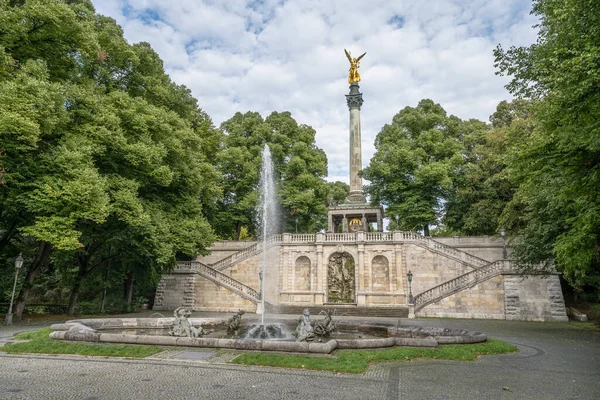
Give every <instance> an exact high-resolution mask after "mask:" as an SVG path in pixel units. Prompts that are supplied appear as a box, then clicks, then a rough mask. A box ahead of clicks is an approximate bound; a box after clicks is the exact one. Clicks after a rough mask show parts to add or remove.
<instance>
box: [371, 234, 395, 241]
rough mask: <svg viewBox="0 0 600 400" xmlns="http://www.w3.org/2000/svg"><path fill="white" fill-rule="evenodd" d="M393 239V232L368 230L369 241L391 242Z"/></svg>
mask: <svg viewBox="0 0 600 400" xmlns="http://www.w3.org/2000/svg"><path fill="white" fill-rule="evenodd" d="M393 239H394V233H393V232H366V240H367V241H368V242H389V241H392V240H393Z"/></svg>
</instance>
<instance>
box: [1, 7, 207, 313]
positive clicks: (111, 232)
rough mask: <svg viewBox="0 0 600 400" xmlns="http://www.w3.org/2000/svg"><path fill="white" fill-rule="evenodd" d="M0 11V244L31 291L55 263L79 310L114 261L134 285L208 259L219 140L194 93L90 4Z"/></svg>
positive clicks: (23, 294)
mask: <svg viewBox="0 0 600 400" xmlns="http://www.w3.org/2000/svg"><path fill="white" fill-rule="evenodd" d="M0 6H1V7H0V25H1V26H2V31H0V88H1V89H2V91H1V93H0V170H2V171H3V174H2V179H3V180H2V184H1V185H0V195H1V198H0V202H1V203H0V204H1V206H2V208H1V212H2V213H3V214H2V215H3V219H2V221H1V222H0V234H1V235H2V236H0V239H3V240H4V243H5V244H6V245H8V244H10V245H11V246H12V247H11V248H10V249H8V248H6V249H5V250H6V251H10V252H12V253H14V252H15V251H18V250H20V251H23V252H24V253H26V254H27V255H28V257H26V264H25V266H26V270H27V277H26V279H25V281H26V283H27V285H29V286H31V285H32V284H33V280H35V275H36V274H37V272H35V271H36V269H37V270H38V271H39V268H41V267H43V264H46V265H47V264H48V262H50V263H51V264H52V266H53V270H55V271H57V273H60V274H62V275H61V276H63V277H65V278H66V280H68V281H69V282H70V285H71V294H70V312H73V311H74V307H75V304H76V302H77V300H78V296H79V293H80V292H81V288H82V285H84V284H85V279H87V277H88V276H89V275H90V273H92V272H94V271H97V270H98V268H99V267H100V266H104V265H106V264H107V263H108V262H110V261H113V262H114V265H119V266H120V268H118V269H117V268H115V270H118V271H121V272H122V273H125V274H126V276H124V277H122V278H123V279H126V280H127V281H132V279H133V277H134V276H138V277H142V276H143V277H145V278H148V277H152V276H156V275H157V274H159V273H160V271H162V270H163V269H168V268H170V267H172V266H173V265H174V262H175V259H176V258H177V257H194V256H196V255H197V254H199V253H202V252H203V251H204V250H205V248H206V247H207V246H208V245H209V244H210V241H211V240H212V232H211V228H210V226H209V225H208V222H207V220H206V218H205V217H204V214H203V209H204V206H205V205H208V204H211V203H214V199H215V197H216V195H217V193H218V192H219V188H218V186H217V185H216V180H217V178H218V173H217V171H216V170H215V168H214V166H213V165H211V164H210V163H209V162H208V161H207V157H206V153H205V152H206V151H210V150H211V149H214V148H216V147H217V146H218V145H219V135H218V134H217V133H215V132H216V130H215V129H214V127H212V122H211V121H210V118H209V117H208V116H207V115H206V114H205V113H204V112H203V111H202V110H201V109H199V107H198V105H197V102H196V100H195V99H194V98H193V97H192V96H191V94H190V92H189V90H188V89H187V88H185V87H183V86H179V85H176V84H174V83H173V82H172V81H171V80H170V79H169V77H168V76H167V75H166V74H165V72H164V70H163V66H162V61H160V59H159V58H158V56H157V55H156V53H155V52H154V51H152V49H151V48H150V46H148V45H147V44H144V43H142V44H138V45H133V46H131V45H129V44H127V42H126V41H125V40H124V39H123V36H122V30H121V29H120V28H119V27H118V26H117V25H116V23H115V22H114V20H112V19H110V18H106V17H103V16H99V15H96V14H94V10H93V8H92V6H91V3H89V1H64V2H63V1H51V2H48V1H43V0H30V1H24V2H9V1H4V0H0ZM32 239H35V240H32ZM31 242H33V243H34V244H33V245H32V243H31ZM5 247H6V246H5ZM50 249H54V252H53V254H52V256H51V257H49V255H50V254H49V252H50ZM2 251H3V248H1V247H0V252H2ZM32 272H35V273H32ZM27 285H26V286H27ZM26 286H24V287H23V290H22V291H21V294H20V296H19V298H20V302H19V307H20V306H22V305H24V302H25V301H26V299H27V290H28V289H27V287H26ZM129 297H131V296H130V295H129ZM21 310H22V307H21Z"/></svg>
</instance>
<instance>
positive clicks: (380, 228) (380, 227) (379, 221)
mask: <svg viewBox="0 0 600 400" xmlns="http://www.w3.org/2000/svg"><path fill="white" fill-rule="evenodd" d="M377 231H378V232H383V218H381V213H380V212H378V213H377Z"/></svg>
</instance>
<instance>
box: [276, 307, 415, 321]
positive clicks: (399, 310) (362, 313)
mask: <svg viewBox="0 0 600 400" xmlns="http://www.w3.org/2000/svg"><path fill="white" fill-rule="evenodd" d="M265 308H266V309H267V313H269V314H297V315H298V316H300V315H302V312H303V311H304V309H305V308H308V310H309V311H310V315H312V316H317V315H319V313H320V312H321V311H322V310H326V309H330V310H336V311H335V315H336V316H338V317H342V316H358V317H390V318H408V307H405V306H399V307H358V306H347V305H343V306H342V305H333V304H328V305H323V306H309V307H305V306H292V305H279V306H273V305H270V304H267V305H266V306H265Z"/></svg>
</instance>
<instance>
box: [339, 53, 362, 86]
mask: <svg viewBox="0 0 600 400" xmlns="http://www.w3.org/2000/svg"><path fill="white" fill-rule="evenodd" d="M344 52H345V53H346V57H348V61H350V70H349V71H348V83H352V82H360V74H359V73H358V68H359V67H360V59H361V58H363V57H364V56H365V54H367V53H366V52H365V53H363V54H362V56H360V57H357V58H352V56H351V55H350V52H349V51H348V50H346V49H344Z"/></svg>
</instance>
